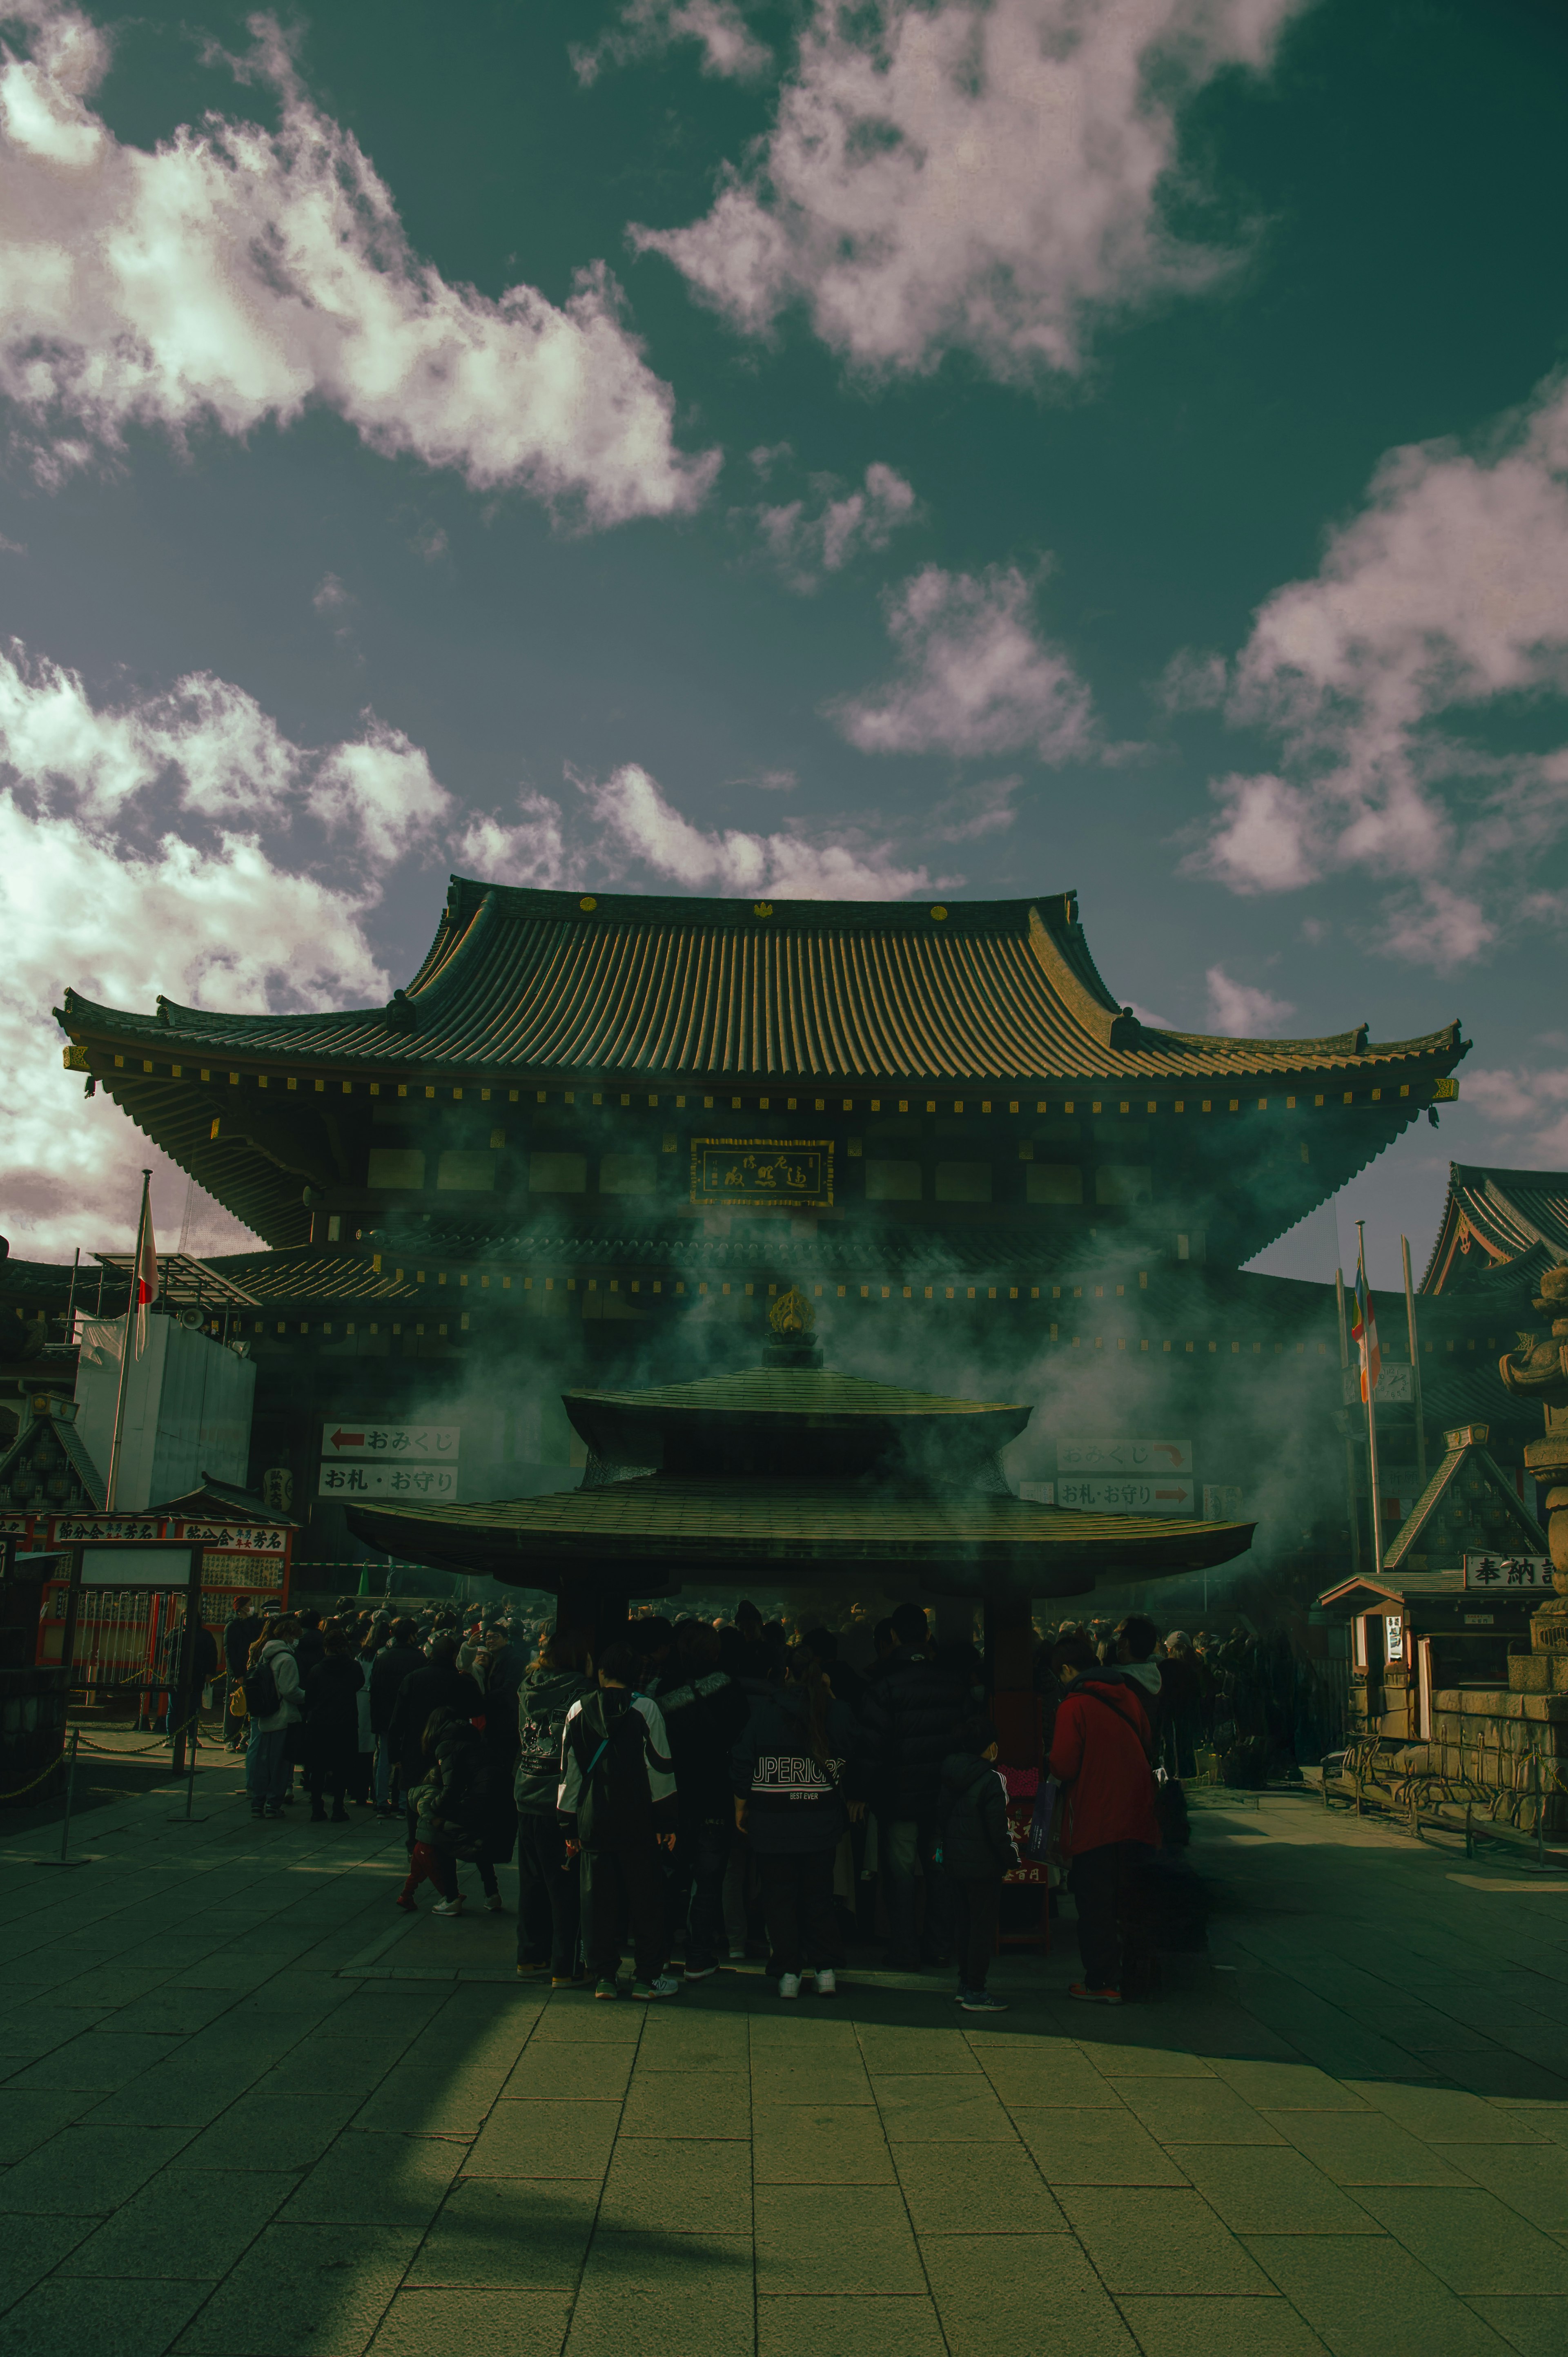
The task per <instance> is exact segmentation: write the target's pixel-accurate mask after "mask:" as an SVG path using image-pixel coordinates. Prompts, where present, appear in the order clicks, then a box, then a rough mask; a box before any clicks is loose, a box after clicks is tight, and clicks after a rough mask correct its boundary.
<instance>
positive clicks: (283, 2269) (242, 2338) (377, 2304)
mask: <svg viewBox="0 0 1568 2357" xmlns="http://www.w3.org/2000/svg"><path fill="white" fill-rule="evenodd" d="M417 2242H418V2236H417V2235H416V2234H414V2233H411V2232H409V2231H407V2230H406V2229H403V2228H398V2227H392V2226H306V2225H287V2226H282V2225H274V2226H268V2227H266V2228H265V2229H264V2230H263V2233H261V2234H260V2235H258V2237H257V2238H256V2240H255V2242H253V2243H252V2245H251V2247H250V2249H249V2250H248V2251H247V2253H246V2254H245V2256H244V2257H243V2258H242V2260H241V2262H240V2264H239V2266H237V2267H235V2268H233V2269H232V2270H231V2273H230V2274H229V2275H228V2276H225V2278H224V2280H223V2282H222V2283H220V2285H219V2287H218V2288H217V2290H216V2291H215V2292H213V2293H212V2294H211V2295H210V2297H209V2299H208V2301H207V2303H206V2305H205V2306H204V2307H203V2308H202V2309H200V2311H199V2313H198V2315H197V2316H196V2317H195V2318H194V2319H193V2320H192V2321H191V2323H189V2324H188V2326H187V2327H186V2330H185V2331H184V2332H183V2333H182V2334H181V2335H180V2337H179V2339H178V2341H176V2342H175V2343H174V2344H173V2346H174V2348H175V2350H177V2352H179V2357H361V2352H362V2351H363V2350H364V2348H365V2346H366V2343H367V2342H368V2341H370V2339H371V2335H372V2333H373V2332H374V2331H375V2330H376V2327H377V2325H378V2324H379V2323H380V2322H381V2317H382V2315H383V2313H384V2312H385V2310H386V2308H387V2306H388V2303H389V2302H390V2301H391V2299H392V2294H393V2292H394V2291H396V2289H397V2287H398V2285H399V2283H400V2282H401V2280H402V2277H403V2270H404V2269H405V2267H406V2266H407V2265H408V2263H409V2260H410V2259H411V2258H412V2257H413V2252H414V2248H415V2246H416V2244H417Z"/></svg>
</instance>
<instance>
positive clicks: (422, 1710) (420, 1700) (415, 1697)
mask: <svg viewBox="0 0 1568 2357" xmlns="http://www.w3.org/2000/svg"><path fill="white" fill-rule="evenodd" d="M438 1708H440V1709H446V1710H455V1711H456V1713H457V1715H458V1717H460V1718H479V1717H483V1715H484V1708H485V1698H484V1696H483V1695H482V1694H481V1693H480V1692H479V1689H478V1686H477V1685H476V1684H475V1683H474V1680H473V1679H472V1678H471V1677H469V1676H468V1675H467V1673H466V1672H464V1671H462V1670H460V1669H459V1668H458V1667H457V1637H456V1632H455V1631H451V1630H443V1631H441V1632H440V1633H439V1634H438V1635H437V1636H435V1637H432V1639H431V1641H430V1647H429V1659H428V1660H427V1661H426V1662H425V1663H424V1666H423V1667H422V1668H420V1669H417V1670H411V1671H410V1672H409V1674H408V1675H407V1677H405V1678H404V1679H403V1684H401V1685H400V1686H399V1688H398V1690H397V1697H396V1700H395V1701H394V1702H393V1704H392V1718H391V1721H390V1723H389V1725H388V1727H387V1742H388V1744H389V1746H390V1748H391V1750H392V1757H393V1759H394V1760H396V1762H397V1770H398V1777H399V1781H401V1783H402V1786H403V1807H404V1812H405V1814H406V1816H407V1820H408V1846H409V1849H410V1851H411V1852H412V1850H413V1837H414V1823H415V1814H414V1811H413V1807H412V1806H411V1805H410V1803H409V1801H408V1797H407V1796H408V1794H409V1793H410V1792H413V1789H414V1787H415V1785H416V1784H419V1783H421V1782H423V1781H424V1774H425V1754H424V1750H423V1749H422V1743H423V1738H424V1729H425V1727H426V1724H427V1723H428V1721H429V1717H430V1714H431V1712H432V1711H433V1710H435V1709H438Z"/></svg>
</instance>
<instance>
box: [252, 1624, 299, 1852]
mask: <svg viewBox="0 0 1568 2357" xmlns="http://www.w3.org/2000/svg"><path fill="white" fill-rule="evenodd" d="M298 1633H299V1623H298V1621H297V1620H295V1618H294V1616H293V1615H292V1613H286V1612H285V1614H284V1616H283V1618H282V1619H281V1620H274V1621H273V1622H272V1623H271V1624H270V1626H269V1627H267V1628H264V1629H263V1631H262V1634H261V1636H260V1637H259V1638H258V1639H257V1641H256V1643H255V1644H254V1645H253V1646H252V1649H251V1659H250V1663H249V1664H248V1666H247V1668H246V1671H245V1675H244V1678H243V1681H242V1686H243V1692H244V1696H245V1708H246V1710H247V1712H248V1713H249V1715H250V1721H251V1739H250V1741H249V1743H248V1744H247V1745H246V1747H245V1792H246V1794H247V1796H248V1797H249V1800H250V1803H251V1814H252V1816H253V1817H281V1816H282V1814H283V1803H284V1792H285V1788H286V1783H287V1779H288V1774H289V1768H288V1761H287V1759H286V1756H285V1754H286V1748H287V1742H288V1731H289V1728H290V1727H293V1726H295V1725H296V1724H297V1723H298V1718H299V1708H298V1704H299V1696H300V1682H299V1669H298V1665H297V1663H295V1658H294V1640H295V1637H296V1636H297V1635H298Z"/></svg>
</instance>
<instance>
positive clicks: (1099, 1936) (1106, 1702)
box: [1049, 1637, 1160, 2005]
mask: <svg viewBox="0 0 1568 2357" xmlns="http://www.w3.org/2000/svg"><path fill="white" fill-rule="evenodd" d="M1051 1666H1052V1668H1053V1669H1054V1670H1055V1672H1056V1674H1057V1676H1058V1679H1059V1680H1060V1682H1061V1684H1062V1687H1063V1689H1064V1693H1063V1697H1062V1702H1061V1706H1060V1708H1059V1709H1058V1712H1057V1721H1056V1728H1055V1731H1054V1733H1053V1735H1052V1738H1051V1750H1050V1762H1049V1765H1050V1772H1051V1774H1052V1775H1053V1776H1054V1777H1055V1778H1056V1779H1057V1781H1058V1783H1060V1784H1061V1785H1062V1786H1063V1787H1064V1788H1065V1793H1066V1799H1065V1803H1064V1806H1063V1811H1062V1829H1061V1846H1062V1850H1063V1852H1064V1854H1065V1855H1066V1856H1067V1857H1069V1859H1070V1860H1071V1872H1070V1874H1069V1885H1068V1887H1069V1889H1070V1890H1071V1892H1072V1895H1073V1899H1074V1901H1075V1902H1076V1904H1077V1907H1078V1951H1079V1956H1080V1957H1081V1958H1082V1960H1083V1978H1082V1980H1081V1981H1075V1982H1074V1983H1073V1984H1072V1986H1071V1987H1070V1988H1069V1991H1068V1995H1069V1996H1076V1997H1081V1998H1084V1999H1086V2000H1087V2001H1088V2002H1089V2003H1090V2004H1091V2005H1120V2004H1121V2002H1122V1946H1121V1938H1120V1934H1119V1932H1118V1919H1119V1916H1120V1912H1121V1898H1122V1880H1123V1878H1124V1876H1125V1874H1126V1871H1127V1868H1128V1867H1129V1866H1130V1865H1131V1864H1133V1862H1134V1861H1135V1860H1136V1859H1137V1857H1138V1856H1139V1854H1140V1852H1143V1851H1146V1850H1150V1849H1157V1848H1158V1847H1159V1845H1160V1828H1159V1821H1158V1819H1157V1818H1156V1816H1155V1779H1154V1774H1153V1771H1152V1770H1151V1769H1150V1766H1149V1750H1150V1746H1151V1743H1152V1740H1153V1738H1152V1735H1151V1731H1150V1727H1149V1719H1148V1714H1147V1712H1146V1711H1145V1710H1144V1704H1143V1700H1142V1697H1141V1695H1140V1694H1139V1692H1138V1689H1137V1687H1136V1686H1135V1685H1133V1684H1130V1683H1129V1682H1128V1680H1127V1678H1126V1675H1125V1674H1124V1673H1123V1672H1121V1671H1118V1670H1115V1669H1102V1668H1101V1665H1100V1663H1099V1661H1098V1659H1097V1658H1096V1655H1095V1651H1094V1647H1093V1646H1092V1645H1091V1644H1090V1641H1089V1640H1088V1638H1087V1637H1064V1638H1063V1639H1062V1641H1061V1642H1060V1643H1059V1644H1058V1646H1057V1647H1056V1649H1055V1652H1053V1654H1052V1656H1051Z"/></svg>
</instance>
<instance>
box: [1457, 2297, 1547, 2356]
mask: <svg viewBox="0 0 1568 2357" xmlns="http://www.w3.org/2000/svg"><path fill="white" fill-rule="evenodd" d="M1469 2305H1470V2307H1471V2308H1473V2309H1475V2311H1476V2314H1477V2316H1478V2317H1479V2318H1480V2319H1481V2320H1482V2322H1483V2323H1485V2324H1488V2325H1490V2326H1491V2328H1492V2330H1494V2331H1495V2332H1498V2333H1500V2334H1501V2336H1502V2338H1503V2340H1504V2341H1506V2343H1507V2344H1508V2346H1509V2349H1513V2350H1517V2351H1518V2352H1519V2357H1563V2350H1564V2349H1568V2299H1564V2298H1563V2297H1562V2296H1561V2294H1554V2293H1550V2292H1548V2293H1545V2294H1531V2293H1530V2292H1512V2293H1508V2294H1504V2295H1500V2296H1498V2298H1482V2299H1472V2300H1471V2301H1470V2302H1469Z"/></svg>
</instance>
